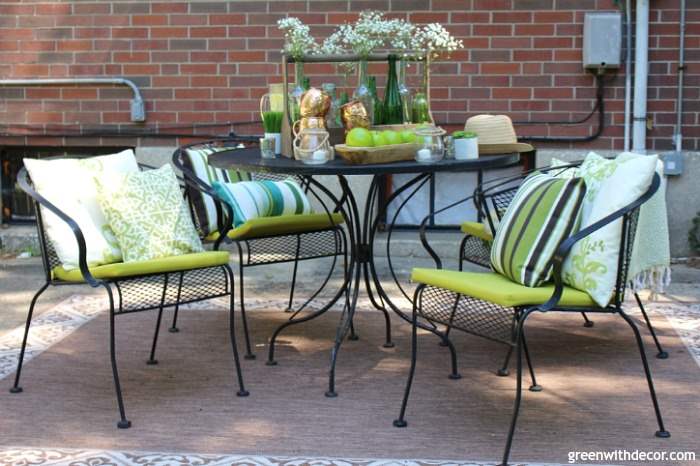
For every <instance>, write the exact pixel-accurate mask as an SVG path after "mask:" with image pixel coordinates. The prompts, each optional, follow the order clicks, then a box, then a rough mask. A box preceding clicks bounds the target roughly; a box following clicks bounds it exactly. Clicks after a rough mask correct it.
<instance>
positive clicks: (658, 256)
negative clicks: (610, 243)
mask: <svg viewBox="0 0 700 466" xmlns="http://www.w3.org/2000/svg"><path fill="white" fill-rule="evenodd" d="M631 157H645V156H643V155H638V154H633V153H631V152H624V153H622V154H620V155H619V156H618V157H617V159H618V160H620V161H622V160H626V159H629V158H631ZM663 169H664V166H663V162H661V161H659V163H658V165H657V167H656V172H657V173H658V174H659V176H660V177H661V186H659V190H658V191H656V194H654V196H652V198H651V199H649V200H648V201H647V202H645V203H644V204H642V207H641V208H640V209H639V221H638V223H637V234H636V235H635V238H634V247H633V248H632V257H631V258H630V266H629V270H628V272H627V277H628V279H629V281H630V284H631V288H632V290H634V291H635V292H636V291H640V290H650V291H651V292H652V293H653V294H656V293H663V292H664V290H665V289H666V287H667V286H668V285H669V284H670V283H671V247H670V245H669V232H668V214H667V212H666V178H665V177H664V174H663Z"/></svg>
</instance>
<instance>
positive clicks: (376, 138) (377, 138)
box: [372, 131, 387, 147]
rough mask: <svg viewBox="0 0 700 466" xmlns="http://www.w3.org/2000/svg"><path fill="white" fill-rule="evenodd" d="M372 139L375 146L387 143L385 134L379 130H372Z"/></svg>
mask: <svg viewBox="0 0 700 466" xmlns="http://www.w3.org/2000/svg"><path fill="white" fill-rule="evenodd" d="M372 141H373V142H374V147H379V146H386V145H387V142H386V138H385V137H384V134H382V133H380V132H379V131H372Z"/></svg>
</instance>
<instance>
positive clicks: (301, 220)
mask: <svg viewBox="0 0 700 466" xmlns="http://www.w3.org/2000/svg"><path fill="white" fill-rule="evenodd" d="M238 143H239V140H238V139H230V138H223V139H217V140H211V141H205V142H198V143H194V144H190V145H186V146H183V147H180V148H178V149H177V150H176V151H175V152H174V153H173V164H174V165H175V166H176V167H177V168H178V169H180V170H181V171H182V174H183V176H184V178H185V180H186V181H187V188H186V189H187V194H188V198H189V199H190V207H191V209H192V211H193V212H195V214H194V215H193V216H194V218H195V219H198V221H197V222H196V227H197V229H198V230H199V232H200V236H201V237H202V238H203V240H204V241H206V242H210V243H213V244H214V249H215V250H216V249H218V247H219V245H220V244H221V242H222V241H221V240H222V239H223V241H225V242H226V243H228V244H233V245H234V246H235V249H236V250H237V251H238V267H239V280H238V285H239V291H240V306H241V316H242V318H243V329H244V332H245V342H246V355H245V357H246V359H254V358H255V354H253V352H252V346H251V341H250V334H249V331H248V323H247V319H246V313H245V288H244V270H245V269H246V268H248V267H254V266H259V265H268V264H276V263H284V262H292V263H293V264H294V266H293V271H292V277H291V286H290V294H289V304H288V307H287V309H286V310H287V311H288V312H291V315H290V317H289V319H288V320H287V321H286V322H285V323H283V324H282V325H281V326H280V327H278V328H277V329H276V330H275V332H274V333H273V335H272V337H271V339H270V347H269V352H268V360H267V364H268V365H275V364H276V361H275V359H274V351H275V342H276V339H277V337H278V336H279V334H280V333H281V332H282V331H283V330H284V329H285V328H287V327H288V326H290V325H294V324H298V323H302V322H306V321H309V320H311V319H313V318H315V317H317V316H318V315H320V314H322V313H324V312H326V311H327V310H328V309H329V308H330V307H331V306H332V304H334V303H335V302H336V301H337V300H338V299H340V297H341V296H342V293H343V292H344V290H340V291H338V293H337V294H336V295H335V296H334V297H333V298H332V299H331V301H330V302H329V303H328V304H326V305H324V306H323V307H322V308H320V309H318V310H316V311H314V312H311V313H309V314H308V315H304V316H301V317H298V316H299V314H300V312H302V311H303V310H304V309H305V308H306V307H307V306H308V305H309V303H311V302H312V301H313V300H314V299H315V298H316V297H317V296H318V295H319V294H320V293H321V291H322V290H323V289H324V288H325V287H326V285H327V284H328V282H329V281H330V279H331V277H332V275H333V271H334V269H335V265H336V261H337V258H338V256H342V257H343V259H344V262H343V263H344V269H343V270H344V271H346V270H347V263H348V257H347V239H346V235H345V231H344V230H343V223H344V218H343V216H342V214H341V213H339V212H335V211H334V210H332V209H329V208H328V207H327V206H326V203H325V202H324V200H323V198H322V197H321V196H320V195H319V194H318V193H316V191H315V190H314V189H312V188H311V186H309V184H308V183H307V182H306V181H305V180H304V179H303V178H298V177H297V178H294V177H293V178H294V179H295V181H297V182H298V183H299V184H300V185H301V186H302V187H303V188H304V189H305V190H306V192H307V194H310V195H311V196H313V197H312V198H315V199H316V201H318V203H319V205H321V206H322V209H323V211H322V212H319V213H313V214H304V215H293V216H292V215H289V216H286V217H268V218H263V219H255V220H257V222H256V221H253V222H250V223H249V222H246V223H245V224H243V225H241V226H240V227H237V228H233V229H230V230H229V231H228V234H227V236H226V237H225V238H221V237H220V236H219V235H218V232H211V231H209V229H208V228H207V225H206V224H205V223H206V222H204V221H203V216H202V215H201V214H200V215H197V214H196V211H197V210H200V211H201V209H202V206H201V204H202V202H200V203H199V205H197V201H196V200H197V199H202V198H204V197H206V198H209V199H210V200H211V201H213V204H214V206H215V209H216V211H215V212H216V213H215V215H216V221H217V222H218V223H219V224H222V223H226V224H229V225H231V224H232V222H233V210H232V209H231V207H230V206H229V205H228V204H226V202H224V200H223V199H221V198H220V197H219V196H218V194H217V193H216V192H215V191H214V190H213V189H212V187H211V185H210V184H209V181H210V180H208V179H203V177H202V176H198V175H197V174H196V173H195V170H194V167H193V166H192V163H191V160H190V159H188V157H187V151H193V150H194V151H200V152H202V151H204V153H206V154H211V153H214V152H216V151H221V150H227V149H235V148H236V146H237V145H238ZM210 170H211V172H213V171H214V170H217V172H216V173H218V175H217V174H214V175H210V176H218V177H222V178H228V179H230V180H271V181H282V180H285V179H289V178H290V177H289V176H287V175H278V174H272V173H245V172H241V171H237V170H228V171H224V170H219V169H214V168H210ZM215 240H216V242H214V241H215ZM328 257H332V258H333V261H332V264H331V267H330V269H329V271H328V274H327V275H326V277H325V279H324V280H323V281H322V282H321V285H320V287H319V288H318V289H317V290H316V291H315V292H314V293H313V294H312V295H311V297H309V298H308V299H307V300H306V301H304V303H303V304H302V305H301V306H299V307H297V308H296V309H293V299H294V292H295V285H296V279H297V268H298V265H299V262H300V261H306V260H312V259H320V258H328ZM297 317H298V318H297ZM176 323H177V309H176V310H175V314H174V316H173V323H172V326H171V329H170V330H171V331H174V332H176V331H178V328H177V325H176ZM350 331H351V333H350V338H351V339H356V338H357V337H356V335H355V332H354V328H353V327H352V326H351V329H350Z"/></svg>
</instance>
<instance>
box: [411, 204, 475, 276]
mask: <svg viewBox="0 0 700 466" xmlns="http://www.w3.org/2000/svg"><path fill="white" fill-rule="evenodd" d="M474 196H475V194H472V195H471V196H468V197H465V198H464V199H460V200H459V201H455V202H453V203H452V204H450V205H448V206H445V207H443V208H441V209H438V210H436V211H435V212H433V213H432V214H429V215H427V216H426V217H425V218H424V219H423V221H422V222H421V223H420V227H419V228H418V233H419V235H420V242H421V244H422V245H423V248H424V249H425V250H426V251H427V252H428V254H429V255H430V257H431V258H432V259H433V261H434V262H435V267H436V268H438V269H441V268H442V260H440V256H438V255H437V253H436V252H435V250H434V249H433V248H432V247H431V246H430V244H429V243H428V237H427V234H426V233H427V228H428V221H429V220H430V219H431V218H434V217H435V216H436V215H437V214H440V213H442V212H445V211H446V210H449V209H452V208H453V207H456V206H458V205H460V204H463V203H465V202H467V201H470V200H473V199H474Z"/></svg>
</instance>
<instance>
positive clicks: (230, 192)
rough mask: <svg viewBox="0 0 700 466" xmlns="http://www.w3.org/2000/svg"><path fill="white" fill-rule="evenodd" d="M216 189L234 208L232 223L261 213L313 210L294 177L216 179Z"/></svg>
mask: <svg viewBox="0 0 700 466" xmlns="http://www.w3.org/2000/svg"><path fill="white" fill-rule="evenodd" d="M213 187H214V190H215V191H216V193H217V194H218V195H219V196H221V198H222V199H224V200H225V201H226V203H227V204H229V205H230V206H231V208H232V209H233V226H234V227H239V226H241V225H243V224H244V223H245V222H247V221H248V220H251V219H253V218H258V217H277V216H281V215H299V214H310V213H311V212H312V210H311V204H310V203H309V199H308V198H307V197H306V194H305V193H304V191H303V190H302V189H301V187H300V186H299V185H298V184H297V183H295V182H294V181H292V180H286V181H239V182H238V183H221V182H218V181H215V182H214V183H213Z"/></svg>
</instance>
